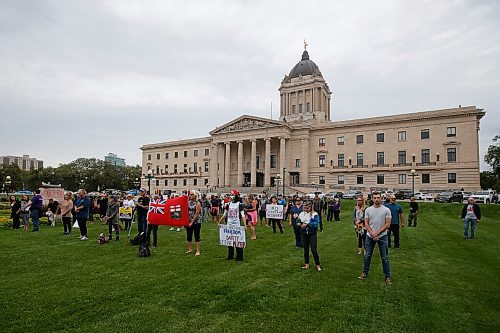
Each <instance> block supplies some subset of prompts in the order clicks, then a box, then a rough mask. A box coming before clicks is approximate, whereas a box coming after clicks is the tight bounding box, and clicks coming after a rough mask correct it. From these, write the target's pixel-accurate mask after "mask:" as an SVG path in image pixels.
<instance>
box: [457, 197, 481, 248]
mask: <svg viewBox="0 0 500 333" xmlns="http://www.w3.org/2000/svg"><path fill="white" fill-rule="evenodd" d="M461 216H462V220H463V221H464V239H468V238H470V239H474V237H475V231H476V223H479V221H480V220H481V208H480V207H479V205H477V204H476V202H475V200H474V198H469V199H468V200H467V203H466V204H465V205H464V207H463V208H462V214H461ZM469 225H470V237H469Z"/></svg>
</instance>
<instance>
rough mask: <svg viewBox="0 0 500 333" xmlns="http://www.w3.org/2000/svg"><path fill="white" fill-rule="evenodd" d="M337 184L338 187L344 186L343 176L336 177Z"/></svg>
mask: <svg viewBox="0 0 500 333" xmlns="http://www.w3.org/2000/svg"><path fill="white" fill-rule="evenodd" d="M337 183H338V184H339V185H343V184H344V176H343V175H339V176H337Z"/></svg>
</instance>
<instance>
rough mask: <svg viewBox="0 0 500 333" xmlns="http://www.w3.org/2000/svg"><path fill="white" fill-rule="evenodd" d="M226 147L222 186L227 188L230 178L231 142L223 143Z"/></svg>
mask: <svg viewBox="0 0 500 333" xmlns="http://www.w3.org/2000/svg"><path fill="white" fill-rule="evenodd" d="M224 144H225V145H226V158H225V162H224V186H225V187H229V186H231V184H230V178H231V142H226V143H224Z"/></svg>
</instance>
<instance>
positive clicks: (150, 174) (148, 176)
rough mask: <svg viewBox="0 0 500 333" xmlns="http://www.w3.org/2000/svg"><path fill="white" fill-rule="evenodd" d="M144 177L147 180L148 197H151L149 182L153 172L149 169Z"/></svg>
mask: <svg viewBox="0 0 500 333" xmlns="http://www.w3.org/2000/svg"><path fill="white" fill-rule="evenodd" d="M145 177H146V179H147V180H148V195H151V180H152V179H153V178H154V176H153V171H152V170H151V169H149V170H148V172H147V174H146V176H145Z"/></svg>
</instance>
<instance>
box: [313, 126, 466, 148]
mask: <svg viewBox="0 0 500 333" xmlns="http://www.w3.org/2000/svg"><path fill="white" fill-rule="evenodd" d="M446 136H447V137H455V136H457V128H456V127H447V128H446ZM430 137H431V133H430V130H429V129H422V130H420V139H422V140H426V139H430ZM397 140H398V142H404V141H406V140H407V133H406V131H399V132H398V137H397ZM375 142H377V143H383V142H385V133H384V132H379V133H376V134H375ZM364 143H365V135H364V134H357V135H356V144H358V145H360V144H364ZM318 144H319V146H320V147H326V138H319V142H318ZM344 144H345V137H344V136H343V135H342V136H337V145H338V146H343V145H344Z"/></svg>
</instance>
